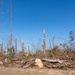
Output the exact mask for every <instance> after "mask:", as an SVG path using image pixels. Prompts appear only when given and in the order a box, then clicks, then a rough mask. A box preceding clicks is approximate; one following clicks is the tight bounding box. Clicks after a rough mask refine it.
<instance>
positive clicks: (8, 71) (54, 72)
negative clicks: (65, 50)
mask: <svg viewBox="0 0 75 75" xmlns="http://www.w3.org/2000/svg"><path fill="white" fill-rule="evenodd" d="M0 75H75V70H58V69H35V68H28V69H22V68H10V67H9V68H8V67H0Z"/></svg>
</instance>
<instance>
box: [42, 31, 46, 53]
mask: <svg viewBox="0 0 75 75" xmlns="http://www.w3.org/2000/svg"><path fill="white" fill-rule="evenodd" d="M43 33H44V38H43V45H42V47H43V53H44V54H46V32H45V30H44V31H43Z"/></svg>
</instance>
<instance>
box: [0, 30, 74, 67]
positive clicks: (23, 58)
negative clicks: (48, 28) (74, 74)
mask: <svg viewBox="0 0 75 75" xmlns="http://www.w3.org/2000/svg"><path fill="white" fill-rule="evenodd" d="M67 41H68V42H67V43H66V42H65V43H63V44H60V45H55V44H54V37H53V39H52V43H51V42H50V40H49V42H50V49H46V33H44V38H43V44H42V45H41V46H42V50H37V49H36V48H35V51H34V52H33V51H32V50H30V49H29V48H28V52H25V49H24V48H25V47H24V41H22V50H21V51H18V52H17V50H16V49H15V48H13V47H12V48H8V49H7V53H5V51H2V50H1V51H0V61H2V62H3V66H9V65H10V64H13V63H17V62H18V61H19V64H20V63H21V62H23V63H22V65H20V66H19V67H23V65H27V66H26V67H28V63H29V66H30V64H31V66H32V65H33V64H34V60H35V59H36V58H39V59H41V60H42V61H46V63H44V64H45V66H46V67H47V68H51V66H52V64H50V62H52V63H57V62H59V60H60V61H61V60H63V61H65V62H64V63H66V64H67V65H65V64H63V67H68V68H75V33H74V32H73V31H70V33H69V40H67ZM52 45H53V46H52ZM51 46H52V47H51ZM50 59H51V60H50ZM59 65H61V66H62V64H60V63H59ZM59 65H58V66H59ZM56 66H57V64H56ZM58 66H57V67H58ZM52 67H53V66H52Z"/></svg>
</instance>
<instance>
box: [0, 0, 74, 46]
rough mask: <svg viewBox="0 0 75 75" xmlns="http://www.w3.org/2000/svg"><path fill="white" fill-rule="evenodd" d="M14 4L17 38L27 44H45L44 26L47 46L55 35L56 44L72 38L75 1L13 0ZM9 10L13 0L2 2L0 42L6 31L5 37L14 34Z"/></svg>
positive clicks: (14, 23) (13, 14) (13, 15)
mask: <svg viewBox="0 0 75 75" xmlns="http://www.w3.org/2000/svg"><path fill="white" fill-rule="evenodd" d="M0 1H2V0H0ZM12 6H13V10H12V33H13V37H15V36H17V39H18V41H19V42H21V40H24V42H25V46H26V47H27V46H28V45H30V44H31V43H33V44H36V45H37V43H38V42H40V43H41V42H42V40H43V30H44V29H45V31H46V42H47V47H48V46H49V39H50V40H52V38H53V36H55V44H60V43H63V42H65V41H64V40H63V39H67V40H68V39H69V38H68V37H69V32H70V31H71V30H72V31H75V0H12ZM9 9H10V0H5V1H4V2H3V3H2V4H0V43H1V42H2V37H3V36H2V35H3V34H4V39H8V38H9V35H10V12H9ZM20 44H21V43H20Z"/></svg>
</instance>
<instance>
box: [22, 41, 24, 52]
mask: <svg viewBox="0 0 75 75" xmlns="http://www.w3.org/2000/svg"><path fill="white" fill-rule="evenodd" d="M22 53H24V40H22Z"/></svg>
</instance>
